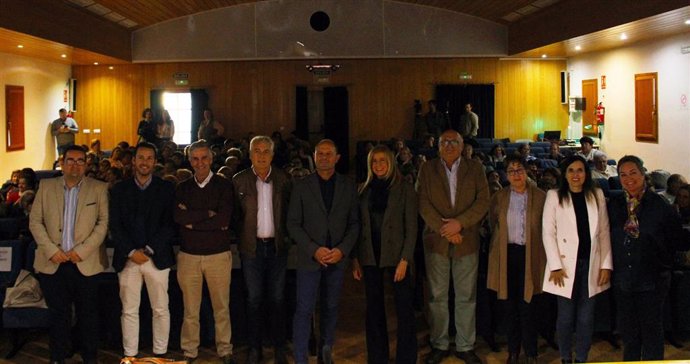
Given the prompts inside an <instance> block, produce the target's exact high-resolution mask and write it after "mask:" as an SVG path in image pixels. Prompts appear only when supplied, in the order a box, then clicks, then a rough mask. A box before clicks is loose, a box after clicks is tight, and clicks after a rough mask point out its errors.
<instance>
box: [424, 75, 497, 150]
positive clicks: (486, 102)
mask: <svg viewBox="0 0 690 364" xmlns="http://www.w3.org/2000/svg"><path fill="white" fill-rule="evenodd" d="M494 91H495V86H494V85H437V86H436V101H437V105H438V109H439V111H442V112H446V111H447V112H448V116H449V118H450V123H451V125H452V126H457V125H459V123H460V115H462V113H463V112H465V104H467V103H470V104H472V111H473V112H474V113H476V114H477V115H478V116H479V131H478V132H477V137H478V138H493V137H494Z"/></svg>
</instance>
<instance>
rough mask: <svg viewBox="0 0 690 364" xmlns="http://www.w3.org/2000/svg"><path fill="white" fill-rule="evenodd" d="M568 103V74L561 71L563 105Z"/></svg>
mask: <svg viewBox="0 0 690 364" xmlns="http://www.w3.org/2000/svg"><path fill="white" fill-rule="evenodd" d="M567 103H568V72H567V71H561V104H567Z"/></svg>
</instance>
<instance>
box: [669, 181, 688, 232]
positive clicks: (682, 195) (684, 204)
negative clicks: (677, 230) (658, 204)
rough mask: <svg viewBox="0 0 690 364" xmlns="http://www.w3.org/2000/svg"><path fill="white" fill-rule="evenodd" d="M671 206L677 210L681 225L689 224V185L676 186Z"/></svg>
mask: <svg viewBox="0 0 690 364" xmlns="http://www.w3.org/2000/svg"><path fill="white" fill-rule="evenodd" d="M673 206H674V207H675V208H676V210H677V211H678V215H680V219H681V221H682V222H683V225H688V224H690V185H688V184H685V185H682V186H680V187H679V188H678V191H677V192H676V199H675V201H674V202H673Z"/></svg>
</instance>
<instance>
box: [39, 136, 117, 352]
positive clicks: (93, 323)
mask: <svg viewBox="0 0 690 364" xmlns="http://www.w3.org/2000/svg"><path fill="white" fill-rule="evenodd" d="M60 164H61V166H62V171H63V173H64V175H63V177H58V178H51V179H46V180H43V181H41V188H40V189H39V190H38V194H37V195H36V200H34V205H33V207H32V209H31V215H30V218H29V228H30V229H31V233H32V234H33V237H34V239H35V240H36V244H37V245H38V249H37V250H36V259H35V261H34V269H35V270H36V271H37V272H38V273H39V277H40V282H41V290H43V294H44V295H45V298H46V303H47V304H48V309H49V310H50V361H51V363H56V364H60V363H64V362H65V357H66V356H67V353H68V352H69V351H70V342H69V341H70V335H69V332H70V327H71V321H72V304H75V307H76V314H77V316H78V317H79V328H80V344H81V345H80V346H81V349H82V350H81V356H82V360H83V361H84V363H96V356H97V354H98V304H97V303H98V280H97V278H96V275H97V274H98V273H101V272H103V271H104V270H105V269H106V268H107V266H108V257H107V255H106V253H105V245H103V240H104V239H105V236H106V234H107V232H108V188H107V185H106V184H105V183H103V182H100V181H97V180H94V179H91V178H89V177H85V176H84V175H85V173H86V151H85V150H84V149H83V148H82V147H80V146H78V145H72V146H69V147H66V149H65V152H64V154H63V158H62V161H61V162H60Z"/></svg>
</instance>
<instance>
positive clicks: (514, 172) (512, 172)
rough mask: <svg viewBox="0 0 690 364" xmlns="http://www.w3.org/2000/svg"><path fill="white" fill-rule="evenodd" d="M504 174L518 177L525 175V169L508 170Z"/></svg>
mask: <svg viewBox="0 0 690 364" xmlns="http://www.w3.org/2000/svg"><path fill="white" fill-rule="evenodd" d="M506 173H507V174H508V175H509V176H520V175H523V174H525V169H524V168H520V169H509V170H507V171H506Z"/></svg>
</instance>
